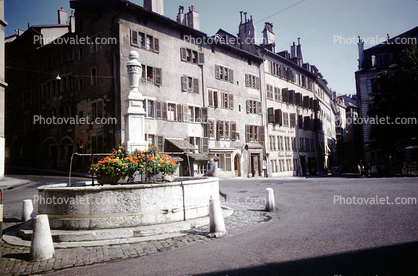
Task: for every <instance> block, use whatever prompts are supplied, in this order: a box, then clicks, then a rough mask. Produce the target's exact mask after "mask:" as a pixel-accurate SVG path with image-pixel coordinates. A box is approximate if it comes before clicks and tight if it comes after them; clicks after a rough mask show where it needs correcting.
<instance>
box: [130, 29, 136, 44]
mask: <svg viewBox="0 0 418 276" xmlns="http://www.w3.org/2000/svg"><path fill="white" fill-rule="evenodd" d="M131 45H133V46H138V32H137V31H133V30H131Z"/></svg>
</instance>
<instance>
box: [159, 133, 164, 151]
mask: <svg viewBox="0 0 418 276" xmlns="http://www.w3.org/2000/svg"><path fill="white" fill-rule="evenodd" d="M157 147H158V149H159V150H160V151H164V136H157Z"/></svg>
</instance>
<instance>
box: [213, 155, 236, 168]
mask: <svg viewBox="0 0 418 276" xmlns="http://www.w3.org/2000/svg"><path fill="white" fill-rule="evenodd" d="M216 156H217V157H218V169H219V170H220V171H231V170H232V166H231V154H230V153H217V154H216Z"/></svg>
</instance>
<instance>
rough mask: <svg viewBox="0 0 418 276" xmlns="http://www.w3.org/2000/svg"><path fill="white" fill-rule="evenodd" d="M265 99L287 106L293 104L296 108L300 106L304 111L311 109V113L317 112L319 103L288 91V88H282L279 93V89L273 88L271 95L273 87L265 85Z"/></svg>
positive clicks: (293, 91)
mask: <svg viewBox="0 0 418 276" xmlns="http://www.w3.org/2000/svg"><path fill="white" fill-rule="evenodd" d="M266 91H267V92H266V93H267V99H270V100H273V99H274V100H275V101H281V102H285V103H288V104H293V105H297V106H301V107H303V108H306V109H311V110H313V111H319V101H318V100H314V99H313V98H311V97H309V96H303V95H302V93H298V92H295V90H289V89H288V88H283V89H282V91H281V93H280V88H278V87H274V94H273V86H272V85H270V84H267V89H266Z"/></svg>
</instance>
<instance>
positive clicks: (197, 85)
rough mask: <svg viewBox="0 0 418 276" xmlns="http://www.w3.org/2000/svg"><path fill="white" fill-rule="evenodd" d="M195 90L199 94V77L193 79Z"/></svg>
mask: <svg viewBox="0 0 418 276" xmlns="http://www.w3.org/2000/svg"><path fill="white" fill-rule="evenodd" d="M193 92H194V93H197V94H199V79H193Z"/></svg>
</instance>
